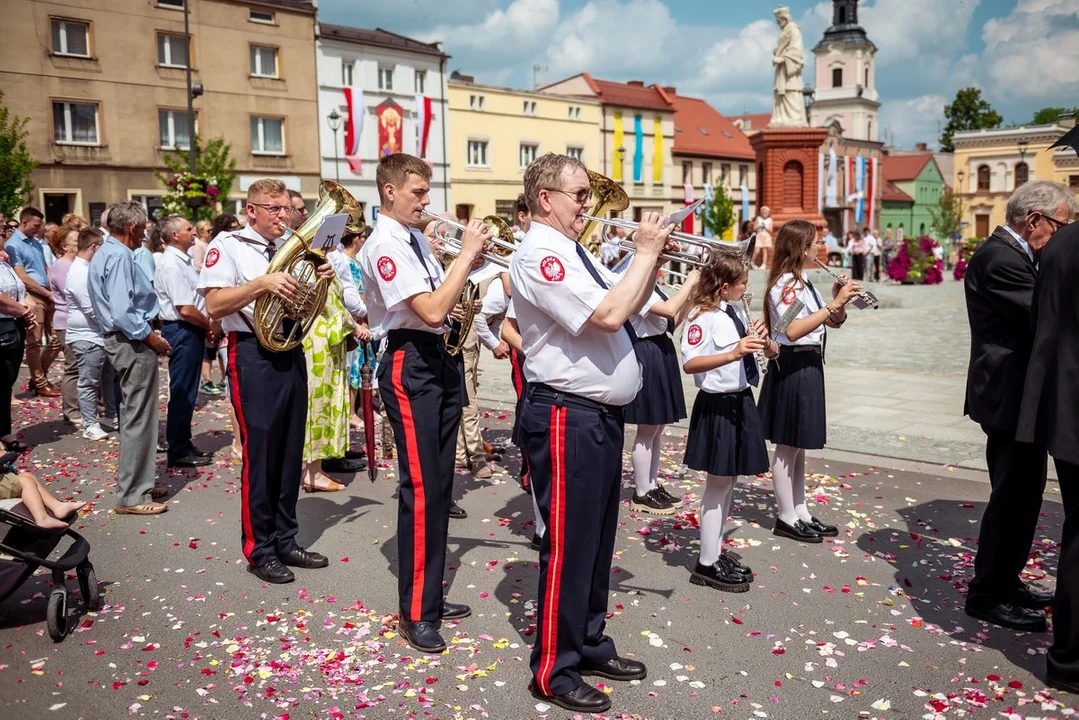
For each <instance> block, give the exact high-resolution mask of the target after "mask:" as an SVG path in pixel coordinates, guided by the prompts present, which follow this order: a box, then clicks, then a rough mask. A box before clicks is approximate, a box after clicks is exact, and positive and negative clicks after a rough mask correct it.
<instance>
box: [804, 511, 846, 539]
mask: <svg viewBox="0 0 1079 720" xmlns="http://www.w3.org/2000/svg"><path fill="white" fill-rule="evenodd" d="M806 525H808V526H809V527H811V528H813V529H814V530H816V531H817V532H819V533H820V534H821V535H823V536H824V537H837V536H838V535H839V528H837V527H836V526H835V525H825V524H824V523H822V522H821V521H820V520H818V519H817V516H816V515H810V516H809V522H807V523H806Z"/></svg>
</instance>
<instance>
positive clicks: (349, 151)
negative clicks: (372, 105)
mask: <svg viewBox="0 0 1079 720" xmlns="http://www.w3.org/2000/svg"><path fill="white" fill-rule="evenodd" d="M345 105H346V106H347V107H348V117H347V118H346V120H345V160H347V161H348V167H349V169H350V170H352V173H353V174H354V175H362V174H363V163H362V162H361V161H360V134H361V133H362V132H363V113H364V107H363V90H361V89H359V88H345Z"/></svg>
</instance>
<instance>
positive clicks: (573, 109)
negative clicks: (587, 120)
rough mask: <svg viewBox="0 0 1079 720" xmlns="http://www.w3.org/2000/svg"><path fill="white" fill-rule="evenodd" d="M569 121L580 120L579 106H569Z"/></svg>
mask: <svg viewBox="0 0 1079 720" xmlns="http://www.w3.org/2000/svg"><path fill="white" fill-rule="evenodd" d="M569 119H570V120H580V119H581V106H580V105H570V106H569Z"/></svg>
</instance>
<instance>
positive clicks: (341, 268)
mask: <svg viewBox="0 0 1079 720" xmlns="http://www.w3.org/2000/svg"><path fill="white" fill-rule="evenodd" d="M326 259H327V260H329V261H330V265H331V266H333V270H334V272H335V273H337V279H338V280H340V281H341V294H342V298H341V299H342V300H343V301H344V304H345V310H347V311H348V314H349V315H351V316H352V319H353V320H355V321H356V322H359V321H360V320H362V319H363V318H365V317H366V316H367V306H366V305H365V304H364V302H363V298H362V297H360V290H359V288H357V287H356V282H355V281H354V280H353V279H352V268H350V267H349V263H350V262H351V261H350V260H349V259H348V257H347V256H346V255H345V253H343V252H342V251H341V247H340V246H338V247H337V248H336V249H334V250H331V251H330V252H328V253H326Z"/></svg>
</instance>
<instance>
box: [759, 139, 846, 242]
mask: <svg viewBox="0 0 1079 720" xmlns="http://www.w3.org/2000/svg"><path fill="white" fill-rule="evenodd" d="M827 136H828V131H827V130H826V129H825V128H810V127H799V128H794V127H782V128H773V127H768V128H764V129H763V130H761V131H759V132H757V133H754V134H753V135H751V136H750V138H749V143H750V145H752V146H753V151H754V152H755V153H756V154H757V207H758V208H760V207H763V206H768V208H769V209H771V211H772V222H773V226H772V227H773V229H772V232H773V234H774V233H777V232H779V228H780V227H781V226H782V225H783V223H785V222H787V221H788V220H808V221H809V222H811V223H813V224H814V225H816V226H817V227H818V228H823V227H824V225H825V223H824V216H823V215H821V213H820V210H819V207H818V198H819V197H820V188H819V186H818V181H819V179H818V177H817V167H818V162H819V161H818V157H819V155H820V149H821V145H823V144H824V140H825V138H826V137H827Z"/></svg>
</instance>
